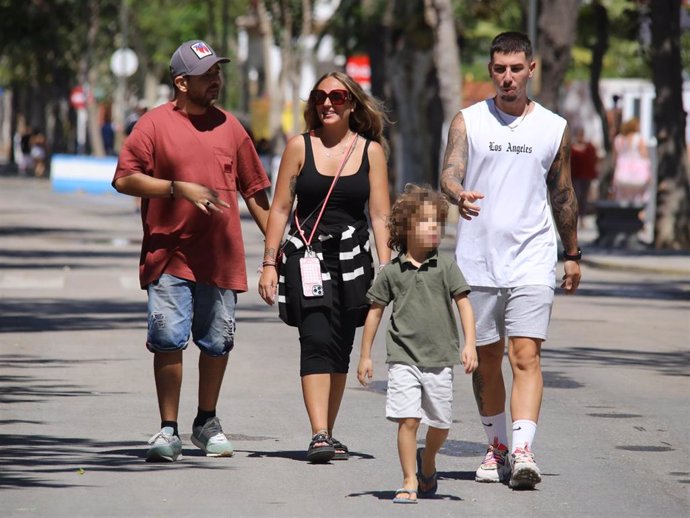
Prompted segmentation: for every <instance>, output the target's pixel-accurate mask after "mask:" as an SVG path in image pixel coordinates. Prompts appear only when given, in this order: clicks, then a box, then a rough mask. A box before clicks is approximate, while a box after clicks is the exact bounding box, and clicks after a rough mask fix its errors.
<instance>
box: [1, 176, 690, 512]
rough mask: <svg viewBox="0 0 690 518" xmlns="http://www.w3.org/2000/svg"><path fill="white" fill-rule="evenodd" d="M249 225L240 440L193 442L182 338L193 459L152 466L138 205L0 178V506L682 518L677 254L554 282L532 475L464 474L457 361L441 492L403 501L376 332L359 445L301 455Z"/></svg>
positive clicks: (478, 440) (255, 236) (284, 334)
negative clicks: (218, 454)
mask: <svg viewBox="0 0 690 518" xmlns="http://www.w3.org/2000/svg"><path fill="white" fill-rule="evenodd" d="M244 229H245V242H246V243H247V248H248V265H249V271H250V279H249V282H250V286H251V287H252V289H251V290H250V292H249V293H246V294H243V295H240V299H239V309H238V336H237V346H236V350H235V351H234V352H233V353H232V357H231V363H230V365H229V368H228V373H227V376H226V381H225V384H224V386H223V391H222V395H221V401H220V404H219V408H218V413H219V416H220V418H221V420H222V422H223V425H224V428H225V431H226V432H227V434H228V436H229V437H230V439H231V440H232V441H233V443H234V445H235V448H236V451H237V453H236V455H235V456H234V457H233V458H229V459H227V458H226V459H213V458H206V457H202V456H201V455H200V452H199V451H198V450H197V449H196V448H195V447H194V446H192V445H191V443H190V441H189V433H190V429H191V422H192V419H193V417H194V414H195V411H196V397H195V390H196V383H197V378H196V372H195V371H196V369H195V363H196V358H197V352H196V351H195V350H194V348H193V346H192V347H190V348H189V350H188V351H187V353H186V364H185V379H184V384H183V393H182V401H181V416H180V426H181V432H182V439H183V445H184V451H183V453H184V457H183V459H182V460H181V461H179V462H177V463H175V464H171V465H167V464H166V465H160V464H148V463H146V462H144V454H145V451H146V444H145V443H146V440H147V439H148V438H149V437H150V436H151V435H152V434H153V433H154V432H155V431H156V430H157V427H158V424H159V423H158V417H157V407H156V400H155V395H154V385H153V378H152V372H151V358H150V354H149V353H148V352H146V350H145V348H144V338H145V294H144V292H142V291H141V290H140V289H139V288H138V280H137V264H138V245H139V236H140V222H139V218H138V215H137V213H136V212H135V203H134V201H133V200H132V199H129V198H125V197H121V196H118V195H108V196H92V195H85V194H78V193H77V194H61V195H58V194H55V193H53V192H51V191H50V188H49V185H48V183H47V182H43V181H37V180H29V179H19V178H0V409H1V414H0V516H3V517H24V516H50V517H63V516H64V517H81V516H84V517H90V516H118V517H119V516H281V517H282V516H307V515H326V516H334V517H339V516H358V517H362V516H393V515H396V516H399V515H406V516H407V515H409V516H411V515H423V516H426V515H432V514H433V515H436V516H458V515H462V516H482V517H484V516H499V515H511V516H607V517H608V516H652V515H654V516H656V515H663V516H673V517H675V516H688V514H689V513H688V511H689V509H690V467H688V466H689V465H690V462H689V461H690V446H689V444H690V411H689V410H688V399H689V397H688V395H689V394H690V345H688V338H689V337H690V261H687V262H686V261H685V260H684V259H687V257H680V258H679V257H678V256H674V257H673V258H672V262H673V268H665V267H664V264H666V263H665V261H667V258H666V257H664V256H649V255H634V254H619V255H618V256H615V255H614V256H613V257H612V256H611V255H610V254H608V253H607V252H606V251H601V250H600V251H596V253H591V254H590V255H589V262H587V263H586V264H585V265H584V266H583V270H584V282H583V284H582V287H581V290H580V293H579V294H578V295H576V296H569V297H566V296H564V295H560V294H559V295H558V296H557V298H556V303H555V307H554V311H553V317H552V324H551V336H550V338H549V340H548V341H547V343H546V344H545V346H544V353H543V370H544V377H545V386H546V388H545V396H544V404H543V407H542V415H541V419H540V423H539V430H538V433H537V438H536V443H535V448H534V449H535V451H536V454H537V461H538V463H539V465H540V467H541V468H542V470H543V471H544V474H545V476H544V481H543V483H542V484H540V485H539V486H538V490H536V491H529V492H515V491H512V490H510V489H509V488H508V487H507V486H503V485H485V484H478V483H475V482H474V481H473V472H474V470H475V469H476V467H477V465H478V463H479V462H480V460H481V457H482V455H483V453H484V448H485V447H484V437H483V432H482V429H481V425H480V424H479V421H478V419H477V417H476V410H475V408H474V400H473V397H472V393H471V383H470V379H469V377H468V376H465V375H464V374H462V372H460V370H457V371H456V388H455V404H454V414H455V423H454V425H453V427H452V428H451V432H450V437H449V440H448V442H447V444H446V446H445V447H444V449H443V450H442V453H441V455H440V458H439V463H438V468H439V474H440V482H439V494H438V495H437V497H436V498H434V499H432V500H428V501H421V502H420V503H419V504H418V505H417V506H398V505H394V504H392V503H391V499H392V497H393V491H394V490H395V489H396V488H397V487H399V486H400V482H401V473H400V468H399V464H398V459H397V453H396V445H395V433H396V430H395V425H394V424H391V423H389V422H387V421H386V420H385V418H384V403H385V383H386V382H385V379H386V378H385V373H386V370H385V369H386V367H385V364H384V363H383V360H384V353H385V351H384V348H385V346H384V333H383V331H380V332H379V335H378V337H377V341H376V345H375V353H374V354H375V382H374V383H373V384H372V385H371V387H370V388H369V389H363V388H360V387H359V385H358V383H357V381H356V379H355V376H353V375H351V376H350V380H349V383H348V387H347V391H346V394H345V399H344V403H343V407H342V411H341V415H340V418H339V423H338V426H337V436H338V438H339V439H341V440H342V441H343V442H345V443H346V444H348V445H349V446H350V448H351V450H352V451H353V455H352V458H351V459H350V460H348V461H345V462H342V461H341V462H332V463H330V464H328V465H322V466H313V465H309V464H307V463H306V462H304V460H303V458H304V450H305V448H306V446H307V443H308V441H309V428H308V423H307V418H306V413H305V411H304V407H303V403H302V399H301V393H300V389H299V378H298V349H297V348H298V341H297V334H296V332H295V330H294V329H292V328H288V327H286V326H285V325H284V324H282V322H280V320H278V318H277V316H276V312H275V310H273V309H269V308H267V307H266V306H265V305H264V304H263V303H262V302H261V300H260V299H259V297H258V295H257V294H256V292H255V290H254V289H253V287H254V286H255V285H256V281H257V277H256V274H254V273H253V270H254V269H255V265H256V264H258V262H259V260H260V254H261V251H262V249H261V247H262V240H261V236H260V235H259V233H258V231H257V230H256V229H255V228H254V227H253V223H252V222H251V220H250V219H249V218H246V219H245V220H244ZM450 234H451V235H449V236H448V237H447V238H446V240H445V241H444V249H445V250H447V251H449V250H450V247H451V244H452V232H451V233H450ZM597 254H600V256H597ZM617 257H618V258H619V260H620V264H621V265H622V266H620V267H617V266H616V260H617V259H616V258H617ZM598 259H601V260H602V262H601V263H599V262H598ZM604 259H605V260H606V261H607V263H606V267H605V268H604V267H601V264H603V262H604ZM685 264H687V265H688V267H687V270H686V269H685V267H684V266H683V265H685ZM679 265H680V266H679ZM359 336H360V335H359V333H358V334H357V337H356V339H355V344H356V349H357V348H358V343H359ZM356 361H357V355H356V354H355V355H354V356H353V363H355V364H356ZM505 374H506V377H507V378H510V373H509V372H508V371H507V370H506V373H505ZM420 437H421V435H420Z"/></svg>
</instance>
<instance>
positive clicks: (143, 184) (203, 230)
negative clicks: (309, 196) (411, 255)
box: [113, 40, 270, 461]
mask: <svg viewBox="0 0 690 518" xmlns="http://www.w3.org/2000/svg"><path fill="white" fill-rule="evenodd" d="M228 61H229V59H227V58H223V57H219V56H217V55H216V53H215V52H214V51H213V49H212V48H211V47H210V46H209V45H207V44H206V43H204V42H203V41H200V40H193V41H188V42H185V43H183V44H182V45H180V46H179V47H178V49H177V50H176V51H175V53H174V54H173V56H172V59H171V61H170V75H171V77H172V80H173V84H174V88H175V98H174V99H173V100H172V101H171V102H169V103H167V104H164V105H162V106H159V107H157V108H155V109H153V110H150V111H148V112H147V113H146V114H144V115H143V116H142V117H141V119H139V121H138V122H137V124H136V126H135V127H134V129H133V131H132V133H131V135H130V136H129V137H128V138H127V140H126V141H125V143H124V145H123V148H122V151H121V153H120V157H119V161H118V165H117V170H116V172H115V177H114V179H113V187H114V188H115V189H116V190H117V191H119V192H121V193H124V194H129V195H132V196H138V197H141V198H142V204H141V217H142V222H143V228H144V236H143V241H142V247H141V258H140V263H139V278H140V283H141V286H142V288H143V289H146V290H147V294H148V336H147V340H146V346H147V347H148V349H149V350H150V351H152V352H153V353H154V362H153V366H154V375H155V379H156V390H157V394H158V406H159V410H160V415H161V430H160V432H158V433H157V434H155V435H154V436H153V437H152V438H151V440H150V441H149V444H150V445H151V447H150V448H149V450H148V452H147V456H146V458H147V460H150V461H160V460H166V461H174V460H176V459H177V458H178V457H179V455H180V453H181V451H182V443H181V441H180V438H179V433H178V427H177V413H178V407H179V400H180V390H181V385H182V351H183V350H184V349H185V348H186V347H187V342H188V340H189V337H190V334H191V336H192V339H193V341H194V343H195V344H196V345H197V346H198V347H199V349H200V350H201V353H200V358H199V407H198V413H197V417H196V419H195V420H194V423H193V425H192V442H193V443H194V444H195V445H196V446H198V447H199V448H201V449H202V450H203V451H204V453H206V455H209V456H231V455H232V453H233V449H232V445H231V444H230V442H229V441H228V439H227V438H226V437H225V434H224V433H223V429H222V428H221V425H220V421H219V420H218V418H217V417H216V404H217V402H218V395H219V393H220V387H221V384H222V381H223V375H224V373H225V368H226V365H227V362H228V353H229V352H230V350H231V349H232V348H233V345H234V333H235V304H236V302H237V293H238V292H244V291H247V273H246V268H245V255H244V245H243V241H242V232H241V227H240V214H239V207H238V199H237V193H238V192H239V194H240V195H242V197H243V198H244V200H245V202H246V205H247V208H248V209H249V212H250V213H251V215H252V217H253V218H254V220H255V221H256V223H257V225H258V226H259V229H260V230H261V232H265V230H266V223H267V220H268V210H269V203H268V197H267V194H266V191H265V189H266V188H267V187H269V186H270V181H269V179H268V177H267V176H266V173H265V172H264V170H263V167H262V165H261V161H260V159H259V157H258V155H257V153H256V151H255V149H254V145H253V143H252V140H251V138H250V137H249V135H247V133H246V131H245V130H244V129H243V128H242V125H241V124H240V123H239V122H238V121H237V119H236V118H235V117H234V116H233V115H232V114H230V113H229V112H227V111H224V110H222V109H220V108H218V107H216V106H215V102H216V100H217V99H218V94H219V92H220V89H221V87H222V80H221V75H220V65H219V64H220V63H227V62H228Z"/></svg>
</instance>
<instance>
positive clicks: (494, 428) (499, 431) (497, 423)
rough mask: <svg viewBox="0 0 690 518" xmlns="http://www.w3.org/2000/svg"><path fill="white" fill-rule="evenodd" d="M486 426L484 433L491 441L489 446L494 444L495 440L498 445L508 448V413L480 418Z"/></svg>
mask: <svg viewBox="0 0 690 518" xmlns="http://www.w3.org/2000/svg"><path fill="white" fill-rule="evenodd" d="M479 417H480V419H481V420H482V425H483V426H484V433H486V438H487V439H488V440H489V444H493V443H494V440H495V439H498V443H499V444H502V445H504V446H505V447H506V448H507V447H508V429H507V427H506V413H505V412H501V413H500V414H496V415H491V416H483V415H482V416H479Z"/></svg>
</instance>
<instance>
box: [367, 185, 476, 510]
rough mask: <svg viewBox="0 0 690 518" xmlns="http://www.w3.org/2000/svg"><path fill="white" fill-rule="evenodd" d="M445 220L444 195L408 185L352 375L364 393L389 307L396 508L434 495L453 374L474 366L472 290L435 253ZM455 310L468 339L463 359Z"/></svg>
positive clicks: (393, 220)
mask: <svg viewBox="0 0 690 518" xmlns="http://www.w3.org/2000/svg"><path fill="white" fill-rule="evenodd" d="M447 216H448V202H447V201H446V200H445V198H444V197H443V195H442V194H439V193H437V192H435V191H433V190H431V189H427V188H422V187H418V186H416V185H413V184H407V185H406V186H405V192H404V193H403V194H402V195H401V196H400V198H398V200H397V201H396V203H395V205H393V208H392V210H391V216H390V221H389V225H388V226H389V229H390V241H389V246H390V247H391V248H392V249H394V250H397V251H398V252H399V255H398V257H396V258H395V259H394V260H392V261H391V262H390V263H389V264H387V265H386V266H385V267H384V268H383V269H382V270H381V272H380V273H379V275H378V276H377V277H376V280H375V281H374V284H373V285H372V287H371V289H370V290H369V292H368V293H367V295H368V297H369V299H370V300H371V302H372V304H371V307H370V309H369V314H368V315H367V320H366V323H365V324H364V331H363V334H362V349H361V353H360V360H359V366H358V368H357V379H358V380H359V382H360V383H361V384H362V385H366V384H367V380H368V379H371V377H372V376H373V373H374V371H373V364H372V361H371V348H372V345H373V342H374V337H375V336H376V331H377V330H378V327H379V324H380V323H381V318H382V316H383V311H384V309H385V307H386V305H388V304H389V303H390V302H393V310H392V313H391V319H390V322H389V325H388V332H387V335H386V350H387V359H386V361H387V363H388V391H387V398H386V417H387V418H388V419H390V420H392V421H396V422H397V423H398V454H399V456H400V464H401V466H402V470H403V485H402V488H401V489H398V490H397V491H396V492H395V498H394V499H393V502H395V503H400V504H413V503H417V495H419V497H420V498H423V497H430V496H432V495H434V494H435V493H436V490H437V488H438V484H437V481H436V454H437V453H438V451H439V450H440V449H441V446H443V443H444V442H445V440H446V437H448V430H449V428H450V423H451V420H452V418H451V414H452V402H453V366H454V365H456V364H458V363H460V361H461V360H462V364H463V366H464V368H465V372H466V373H467V374H469V373H471V372H473V371H474V370H475V369H476V368H477V365H478V363H477V349H476V347H475V343H474V342H475V327H474V313H473V311H472V306H471V305H470V302H469V299H468V298H467V294H468V293H469V291H470V287H469V286H468V285H467V283H466V282H465V278H464V277H463V275H462V273H461V272H460V269H459V268H458V266H457V264H456V262H455V260H454V259H453V258H447V257H444V256H442V255H440V254H439V253H438V246H439V244H440V241H441V229H442V228H443V225H444V224H445V221H446V218H447ZM453 302H455V305H456V306H457V308H458V312H459V313H460V320H461V322H462V330H463V333H464V335H465V347H464V348H463V350H462V355H461V354H460V335H459V333H458V326H457V323H456V321H455V314H454V311H453ZM420 422H423V423H424V424H426V425H428V427H429V428H428V431H427V434H426V443H425V447H424V448H419V449H417V430H418V428H419V423H420ZM415 453H416V455H415ZM415 465H416V470H415Z"/></svg>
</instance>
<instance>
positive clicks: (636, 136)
mask: <svg viewBox="0 0 690 518" xmlns="http://www.w3.org/2000/svg"><path fill="white" fill-rule="evenodd" d="M613 151H614V161H615V164H616V166H615V169H614V172H613V195H614V198H615V199H616V200H618V201H622V202H628V203H636V204H644V203H646V202H647V200H648V199H649V186H650V184H651V180H652V166H651V163H650V161H649V151H648V149H647V144H646V142H645V140H644V138H643V137H642V135H641V134H640V121H639V120H638V119H637V118H632V119H630V120H627V121H625V122H624V123H623V125H622V126H621V132H620V133H619V134H618V135H616V138H615V140H614V141H613Z"/></svg>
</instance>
